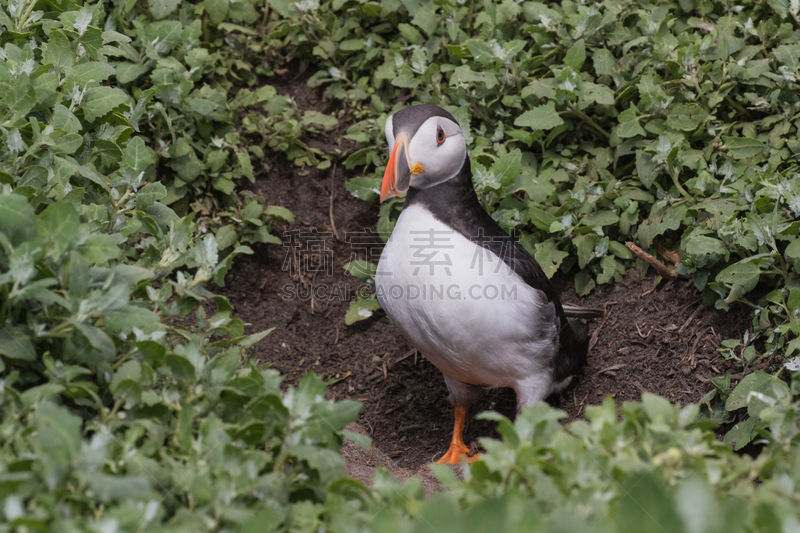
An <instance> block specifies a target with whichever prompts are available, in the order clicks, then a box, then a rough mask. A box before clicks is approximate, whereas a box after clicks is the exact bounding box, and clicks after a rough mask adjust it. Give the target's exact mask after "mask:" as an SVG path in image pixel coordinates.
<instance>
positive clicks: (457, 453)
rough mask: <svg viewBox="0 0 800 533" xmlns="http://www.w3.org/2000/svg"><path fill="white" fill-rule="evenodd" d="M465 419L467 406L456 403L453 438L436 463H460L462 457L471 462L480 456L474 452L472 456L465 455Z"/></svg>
mask: <svg viewBox="0 0 800 533" xmlns="http://www.w3.org/2000/svg"><path fill="white" fill-rule="evenodd" d="M466 419H467V406H466V405H456V407H455V424H454V425H453V440H451V441H450V448H449V449H448V450H447V452H445V454H444V455H443V456H442V458H441V459H439V460H438V461H436V464H440V465H441V464H447V465H460V464H461V460H462V459H466V460H467V462H468V463H471V462H472V461H474V460H475V459H477V458H478V457H480V456H481V454H479V453H476V454H474V455H472V456H469V455H467V454H468V453H469V448H467V445H466V444H464V424H465V422H466Z"/></svg>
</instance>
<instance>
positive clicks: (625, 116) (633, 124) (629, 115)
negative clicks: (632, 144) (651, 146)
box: [617, 104, 647, 139]
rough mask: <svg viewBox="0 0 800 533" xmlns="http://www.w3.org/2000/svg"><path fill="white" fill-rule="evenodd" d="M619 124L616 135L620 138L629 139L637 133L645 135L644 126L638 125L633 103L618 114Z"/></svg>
mask: <svg viewBox="0 0 800 533" xmlns="http://www.w3.org/2000/svg"><path fill="white" fill-rule="evenodd" d="M618 120H619V126H617V135H619V137H620V138H621V139H629V138H631V137H636V136H637V135H641V136H643V137H644V136H646V135H647V134H646V133H645V131H644V128H642V126H640V125H639V117H637V116H636V108H634V106H633V104H631V106H630V107H629V108H628V109H626V110H625V111H623V112H622V113H620V114H619V119H618Z"/></svg>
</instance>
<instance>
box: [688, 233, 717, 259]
mask: <svg viewBox="0 0 800 533" xmlns="http://www.w3.org/2000/svg"><path fill="white" fill-rule="evenodd" d="M681 247H682V248H683V251H684V252H686V253H687V254H691V255H709V254H720V255H725V254H727V253H728V249H727V248H725V245H724V244H723V243H722V241H720V240H719V239H715V238H713V237H706V236H705V235H695V234H691V235H689V237H688V238H684V240H683V241H681Z"/></svg>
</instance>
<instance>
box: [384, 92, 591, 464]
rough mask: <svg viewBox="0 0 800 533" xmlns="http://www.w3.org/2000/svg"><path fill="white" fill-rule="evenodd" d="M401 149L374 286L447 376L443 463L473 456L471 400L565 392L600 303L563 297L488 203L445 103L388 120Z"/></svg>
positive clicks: (528, 400) (520, 399)
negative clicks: (496, 394)
mask: <svg viewBox="0 0 800 533" xmlns="http://www.w3.org/2000/svg"><path fill="white" fill-rule="evenodd" d="M385 133H386V141H387V143H388V145H389V147H390V148H391V154H390V156H389V161H388V163H387V167H386V171H385V173H384V176H383V182H382V184H381V191H380V201H381V202H384V201H386V200H387V199H389V198H392V197H394V196H397V195H400V194H402V193H404V192H405V193H407V194H406V199H405V203H404V205H403V209H402V211H401V213H400V216H399V218H398V220H397V223H396V224H395V227H394V229H393V231H392V234H391V236H390V237H389V239H388V241H387V243H386V245H385V247H384V249H383V252H382V254H381V258H380V261H379V262H378V267H377V269H376V273H375V292H376V296H377V299H378V301H379V303H380V304H381V306H382V307H383V309H384V310H385V311H386V314H387V315H388V316H389V317H390V318H391V320H392V322H393V324H394V325H395V327H397V328H398V329H399V330H400V332H401V333H402V334H403V336H404V337H405V338H406V339H407V340H408V342H409V343H410V344H411V345H412V346H414V347H415V348H416V349H417V350H418V351H419V352H420V353H422V354H423V355H424V356H425V357H426V358H427V359H428V360H429V361H430V362H431V363H433V365H434V366H436V367H437V368H438V369H439V370H440V371H441V372H442V374H443V375H444V381H445V384H446V385H447V389H448V391H449V399H450V401H451V403H452V404H453V406H454V412H455V422H454V426H453V433H452V438H451V442H450V446H449V448H448V450H447V451H446V452H445V454H444V455H443V456H442V457H441V458H440V459H439V460H438V461H437V462H438V463H448V464H460V463H461V461H462V460H464V459H466V460H467V461H468V462H471V461H473V460H474V459H476V458H477V457H478V456H479V455H480V454H474V455H472V456H469V455H468V452H469V448H468V447H467V446H466V444H465V443H464V438H463V433H464V425H465V423H466V416H467V410H468V406H469V405H470V404H471V403H472V402H474V401H475V400H476V399H477V398H478V397H479V396H481V394H482V393H483V391H484V390H485V389H490V388H499V387H510V388H512V389H514V391H515V393H516V397H517V409H518V410H519V409H521V408H522V407H524V406H529V405H531V404H533V403H535V402H537V401H539V400H544V399H545V398H547V397H548V396H549V395H551V394H554V393H559V392H561V391H562V390H564V389H565V388H566V387H567V386H568V385H569V383H570V382H571V380H572V379H573V377H574V376H576V375H578V374H579V373H580V371H581V370H582V368H583V367H584V365H585V364H586V359H587V352H588V347H589V340H588V327H587V326H586V324H585V323H584V322H582V321H581V320H580V319H581V318H585V319H590V318H598V317H600V316H602V315H603V311H602V310H600V309H593V308H587V307H577V306H568V305H562V303H561V301H560V300H559V297H558V294H557V292H556V290H555V288H554V287H553V285H552V284H551V282H550V280H549V279H548V278H547V276H546V275H545V274H544V272H543V271H542V268H541V266H540V265H539V264H538V263H537V262H536V260H535V259H534V258H533V257H532V256H531V255H530V254H529V253H528V252H527V251H526V250H525V249H524V248H523V247H522V246H520V245H519V244H518V243H517V242H516V240H514V239H512V237H511V236H509V235H508V234H507V233H506V232H505V231H503V229H502V228H501V227H500V226H499V225H498V224H497V222H496V221H495V220H494V219H493V218H492V217H491V216H490V215H489V214H488V213H487V212H486V211H485V210H484V209H483V207H482V205H481V203H480V201H479V199H478V195H477V193H476V192H475V188H474V186H473V182H472V171H471V167H470V160H469V156H468V153H467V146H466V142H465V141H464V135H463V133H462V131H461V128H460V127H459V125H458V123H457V122H456V120H455V118H453V116H452V115H451V114H450V113H449V112H447V111H446V110H444V109H442V108H441V107H438V106H435V105H430V104H423V105H415V106H411V107H408V108H405V109H402V110H400V111H398V112H396V113H394V114H393V115H391V116H389V117H388V119H387V120H386V128H385Z"/></svg>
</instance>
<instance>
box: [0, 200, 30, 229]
mask: <svg viewBox="0 0 800 533" xmlns="http://www.w3.org/2000/svg"><path fill="white" fill-rule="evenodd" d="M35 222H36V216H35V214H34V211H33V207H31V205H30V204H29V203H28V199H27V198H25V197H24V196H20V195H18V194H13V193H12V194H2V195H0V231H8V230H14V229H19V228H25V227H30V226H32V225H33V224H34V223H35Z"/></svg>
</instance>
